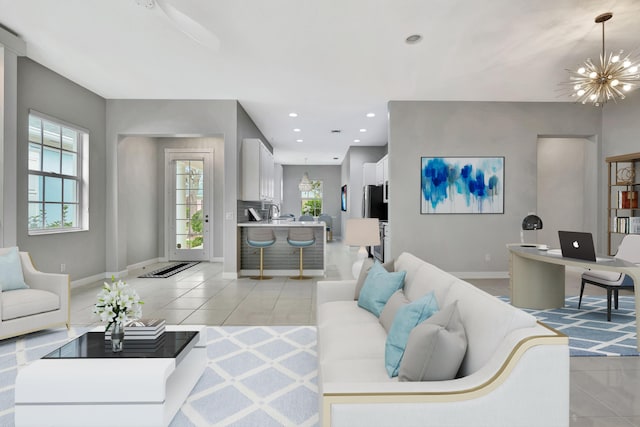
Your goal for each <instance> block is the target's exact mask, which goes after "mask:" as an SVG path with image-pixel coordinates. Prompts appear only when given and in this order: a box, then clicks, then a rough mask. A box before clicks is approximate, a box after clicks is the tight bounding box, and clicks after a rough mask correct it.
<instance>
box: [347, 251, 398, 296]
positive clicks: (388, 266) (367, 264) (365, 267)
mask: <svg viewBox="0 0 640 427" xmlns="http://www.w3.org/2000/svg"><path fill="white" fill-rule="evenodd" d="M373 263H374V260H373V258H367V259H365V260H364V262H363V263H362V268H361V269H360V274H359V275H358V281H357V282H356V292H355V296H354V298H353V299H354V300H356V301H357V300H358V298H360V291H361V290H362V287H363V286H364V281H365V280H367V275H368V274H369V270H371V267H373ZM382 266H383V267H384V269H385V270H387V271H388V272H389V273H393V260H391V261H387V262H385V263H384V264H382Z"/></svg>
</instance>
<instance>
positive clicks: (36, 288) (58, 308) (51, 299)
mask: <svg viewBox="0 0 640 427" xmlns="http://www.w3.org/2000/svg"><path fill="white" fill-rule="evenodd" d="M9 249H10V248H0V255H4V254H6V253H7V252H8V251H9ZM19 255H20V262H21V264H22V273H23V275H24V282H25V283H26V284H27V286H29V288H28V289H17V290H11V291H4V292H0V339H5V338H10V337H14V336H17V335H22V334H26V333H29V332H35V331H40V330H43V329H48V328H53V327H57V326H66V327H67V328H68V327H69V276H68V275H66V274H53V273H43V272H40V271H38V270H36V269H35V267H34V266H33V262H32V261H31V257H30V256H29V254H28V253H27V252H20V253H19Z"/></svg>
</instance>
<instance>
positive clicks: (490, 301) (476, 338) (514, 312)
mask: <svg viewBox="0 0 640 427" xmlns="http://www.w3.org/2000/svg"><path fill="white" fill-rule="evenodd" d="M455 301H457V302H458V310H459V312H460V318H461V319H462V324H463V325H464V330H465V333H466V334H467V352H466V353H465V356H464V360H463V361H462V366H461V367H460V373H459V374H460V375H461V376H467V375H470V374H472V373H474V372H476V371H477V370H478V369H480V368H481V367H482V366H484V365H485V364H486V363H487V361H488V360H489V359H490V358H491V357H492V356H493V354H494V353H495V349H496V348H498V345H499V343H500V342H501V341H502V340H503V339H504V338H505V337H506V336H507V334H509V333H511V332H512V331H514V330H516V329H520V328H533V327H534V326H536V323H537V320H536V318H535V317H534V316H532V315H530V314H528V313H525V312H524V311H522V310H518V309H516V308H515V307H513V306H512V305H509V304H507V303H506V302H504V301H501V300H499V299H498V298H496V297H494V296H492V295H489V294H488V293H486V292H485V291H483V290H481V289H478V288H476V287H475V286H473V285H471V284H470V283H467V282H464V281H462V280H459V279H458V280H456V282H454V283H453V284H452V285H451V289H450V290H449V292H448V293H447V297H446V299H445V300H444V301H441V303H442V306H443V307H446V306H447V305H449V304H453V303H454V302H455Z"/></svg>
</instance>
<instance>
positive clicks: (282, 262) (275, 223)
mask: <svg viewBox="0 0 640 427" xmlns="http://www.w3.org/2000/svg"><path fill="white" fill-rule="evenodd" d="M250 227H268V228H272V229H273V232H274V234H275V235H276V243H275V244H274V245H273V246H269V247H267V248H265V249H264V274H265V275H268V276H293V275H297V274H298V273H299V267H300V257H299V253H300V252H299V251H300V250H299V249H298V248H296V247H293V246H291V245H289V243H287V236H288V234H289V229H290V228H292V227H310V228H313V234H314V237H315V240H316V241H315V243H314V244H313V245H311V246H309V247H306V248H304V274H305V275H309V276H324V273H325V268H326V250H325V242H326V241H327V231H326V229H327V227H326V224H325V223H324V222H316V221H289V220H271V221H251V222H243V223H239V224H238V266H239V271H238V275H239V276H241V277H243V276H252V275H253V276H255V275H257V274H259V272H260V270H259V265H260V251H259V250H258V249H257V248H253V247H251V246H249V244H248V243H247V229H248V228H250Z"/></svg>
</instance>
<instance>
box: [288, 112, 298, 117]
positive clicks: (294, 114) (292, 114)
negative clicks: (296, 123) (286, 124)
mask: <svg viewBox="0 0 640 427" xmlns="http://www.w3.org/2000/svg"><path fill="white" fill-rule="evenodd" d="M289 117H298V113H289Z"/></svg>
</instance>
